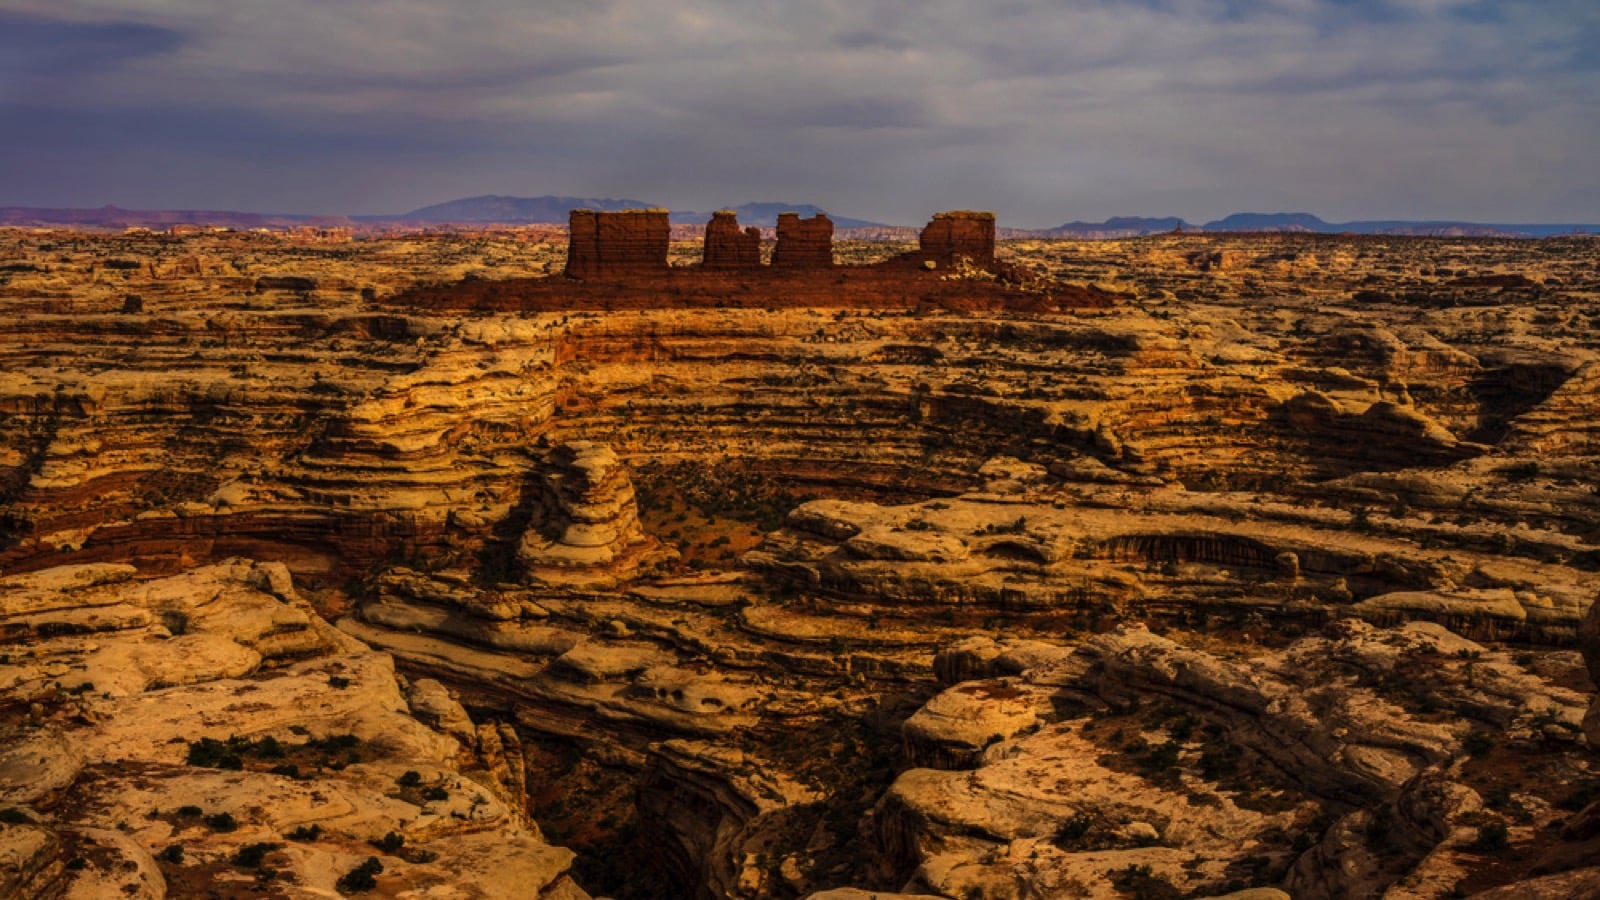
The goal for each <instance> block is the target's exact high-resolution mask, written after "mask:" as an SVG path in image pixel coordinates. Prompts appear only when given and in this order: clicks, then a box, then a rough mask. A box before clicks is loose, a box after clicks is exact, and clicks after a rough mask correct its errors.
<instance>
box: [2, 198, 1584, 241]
mask: <svg viewBox="0 0 1600 900" xmlns="http://www.w3.org/2000/svg"><path fill="white" fill-rule="evenodd" d="M656 205H657V204H652V203H646V202H644V201H642V200H633V199H628V198H612V197H557V196H543V197H507V196H501V195H497V194H486V195H484V196H481V197H464V198H462V199H459V200H451V201H449V202H446V203H436V204H434V205H432V206H424V207H422V208H421V209H416V210H412V211H411V212H408V213H404V214H401V215H395V216H308V215H295V214H289V213H282V214H279V213H253V212H236V211H230V210H186V209H166V210H161V209H158V210H138V209H122V208H119V207H116V206H102V207H96V208H93V209H44V208H38V207H23V206H9V207H0V226H4V225H12V226H22V227H43V228H48V227H59V226H71V227H78V228H105V229H122V228H134V227H143V228H167V227H171V226H173V225H201V226H212V227H219V228H236V229H248V228H291V227H295V226H312V227H321V228H332V227H341V226H343V227H355V228H357V229H361V230H371V231H384V230H388V229H394V228H400V229H408V228H426V227H432V226H448V225H460V226H487V225H565V224H566V223H567V217H568V214H569V213H570V212H571V211H572V210H574V209H596V210H621V209H645V208H650V207H653V206H656ZM728 208H731V209H733V210H734V211H735V212H737V213H738V214H739V223H740V224H741V225H754V226H757V227H759V228H773V227H775V226H776V225H777V221H778V214H779V213H781V212H796V213H799V214H800V215H802V216H812V215H815V214H817V213H819V212H822V210H821V209H818V208H817V207H816V206H813V205H811V204H809V203H774V202H763V203H745V204H743V205H741V206H735V207H728ZM830 217H831V218H832V219H833V224H834V226H835V227H836V228H838V229H840V230H845V229H867V230H869V232H868V235H867V236H886V235H887V236H894V237H896V238H898V239H905V238H906V237H907V236H910V237H914V236H915V230H916V227H917V226H896V225H886V224H883V223H879V222H873V221H869V220H867V219H855V218H851V217H849V216H839V215H831V214H830ZM710 218H711V213H710V212H693V211H688V210H675V211H673V213H672V221H673V223H674V224H676V225H701V224H704V223H705V222H706V221H707V220H708V219H710ZM872 229H877V230H879V234H878V235H873V234H871V232H870V230H872ZM1180 229H1181V230H1183V231H1196V232H1200V231H1205V232H1218V231H1222V232H1239V231H1253V232H1305V233H1318V234H1391V235H1417V236H1433V237H1520V238H1527V237H1550V236H1553V235H1561V234H1580V233H1589V234H1596V233H1600V224H1596V225H1567V224H1528V225H1493V224H1483V223H1478V222H1454V221H1406V220H1371V221H1356V222H1325V221H1323V220H1322V219H1320V218H1318V217H1316V216H1314V215H1312V214H1310V213H1234V214H1233V215H1230V216H1227V217H1225V218H1221V219H1217V220H1215V221H1211V222H1206V223H1204V224H1202V225H1195V224H1191V223H1189V222H1186V221H1184V220H1183V219H1181V218H1178V217H1176V216H1167V217H1158V218H1147V217H1139V216H1117V217H1113V218H1110V219H1107V220H1105V221H1104V222H1081V221H1078V222H1067V223H1065V224H1063V225H1059V226H1057V227H1055V228H1044V229H1017V228H1001V230H1000V236H1001V237H1002V238H1023V237H1036V238H1051V237H1060V238H1079V239H1102V238H1123V237H1138V236H1140V235H1149V234H1164V233H1166V232H1171V231H1177V230H1180ZM858 236H859V235H858Z"/></svg>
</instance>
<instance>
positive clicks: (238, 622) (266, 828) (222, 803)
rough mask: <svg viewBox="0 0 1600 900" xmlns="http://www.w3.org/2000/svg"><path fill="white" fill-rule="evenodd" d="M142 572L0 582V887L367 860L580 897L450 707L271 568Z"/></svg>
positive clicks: (309, 868) (396, 871)
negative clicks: (1, 820) (408, 681)
mask: <svg viewBox="0 0 1600 900" xmlns="http://www.w3.org/2000/svg"><path fill="white" fill-rule="evenodd" d="M136 575H137V573H136V572H135V571H133V570H132V569H131V568H129V567H119V566H91V567H71V568H58V569H49V570H45V571H41V572H36V573H32V574H28V575H19V576H12V577H9V578H4V579H0V633H4V634H5V635H7V642H6V643H5V644H4V645H0V649H4V650H5V653H4V662H3V664H0V710H6V711H8V712H6V713H5V715H4V718H3V719H0V733H3V737H0V747H3V748H4V750H0V805H3V806H4V809H5V810H6V813H5V815H6V820H5V821H6V824H5V826H4V827H3V828H0V886H5V888H6V895H7V896H16V897H50V896H59V895H61V894H63V893H64V894H65V895H66V896H83V897H89V896H113V895H115V896H131V897H149V898H160V897H165V896H174V897H181V896H192V895H195V894H196V893H198V892H202V891H206V890H222V891H228V890H238V891H240V892H243V891H246V890H249V889H250V887H251V886H253V885H265V884H273V885H280V886H282V887H283V888H284V889H286V890H288V891H290V892H292V893H295V894H296V895H298V894H300V893H303V894H306V895H308V896H309V895H313V894H316V895H324V896H332V895H333V893H334V892H335V890H336V889H341V890H342V889H345V888H346V885H347V884H355V882H350V881H348V880H345V881H342V880H341V879H350V878H353V877H357V876H352V875H351V874H350V873H351V872H353V871H356V870H358V869H359V868H360V867H362V866H363V865H366V866H368V868H367V869H366V870H365V871H366V874H367V875H370V876H373V879H372V884H373V885H374V886H376V887H378V888H380V889H382V890H385V891H387V892H397V893H398V892H405V891H412V890H424V889H427V887H428V886H429V885H438V884H451V885H454V886H455V889H456V890H460V891H466V892H469V893H472V894H473V895H474V896H484V897H495V896H499V897H511V896H518V897H527V896H533V897H541V898H549V900H557V898H560V900H578V898H582V897H586V896H587V895H586V894H585V893H583V892H582V891H581V890H579V889H578V888H577V887H576V886H575V885H574V884H573V883H572V881H571V880H570V878H569V877H568V876H567V874H566V871H567V867H568V865H569V864H570V862H571V860H572V854H571V852H570V851H567V850H563V849H560V848H557V847H552V846H549V845H548V844H546V843H545V842H544V841H543V840H542V839H541V837H540V836H539V832H538V829H537V827H536V826H534V825H533V824H532V823H531V822H530V821H529V820H528V819H527V818H526V816H525V814H524V812H523V808H522V803H523V798H522V797H521V796H520V795H519V794H517V793H516V791H515V790H514V789H513V786H511V785H508V784H505V783H503V782H500V781H497V780H495V779H493V778H492V777H490V776H489V774H488V773H487V772H486V771H485V770H483V768H482V767H483V765H484V763H483V760H482V759H481V757H480V755H479V748H478V747H477V744H476V742H475V741H474V739H473V735H474V732H473V729H472V723H471V722H470V720H468V718H467V716H466V713H465V711H464V710H462V708H461V706H460V704H459V703H456V702H455V701H454V700H453V698H451V697H450V695H449V694H448V692H447V691H445V690H444V689H443V688H442V686H440V685H438V684H437V683H431V682H426V681H420V682H417V683H415V684H412V685H411V686H410V687H409V689H407V688H406V687H405V686H404V683H403V679H400V678H398V677H397V676H396V674H395V671H394V664H393V660H392V659H391V658H390V657H389V656H388V655H387V654H382V653H376V652H373V651H372V650H371V649H369V648H368V647H366V646H365V645H362V644H360V643H359V642H357V641H354V640H351V639H349V638H348V637H346V636H344V635H343V634H341V633H340V632H338V631H336V630H334V629H332V628H330V627H329V626H328V625H327V624H326V623H325V622H323V621H322V620H321V619H320V618H319V617H318V616H317V614H316V613H315V612H314V611H313V610H312V609H311V607H310V606H309V605H308V604H307V603H306V602H305V601H304V600H303V599H301V598H300V597H299V595H298V594H297V593H296V591H295V589H294V586H293V584H292V582H291V581H290V578H289V574H288V572H287V571H286V570H285V569H284V568H283V567H282V566H281V565H277V564H271V563H251V562H247V561H242V560H234V561H230V562H226V563H221V564H218V565H213V566H207V567H204V568H199V569H194V570H191V571H188V572H185V573H183V574H181V575H178V576H173V577H169V578H162V579H156V580H140V579H138V578H137V577H136ZM21 633H27V634H30V635H32V636H31V637H30V638H29V639H28V640H27V641H26V642H25V643H22V644H18V643H16V642H15V637H16V636H17V635H19V634H21ZM419 719H420V720H427V721H428V722H429V723H431V725H430V724H424V722H423V721H419ZM436 728H437V729H440V730H436ZM369 858H370V859H372V860H375V861H376V863H377V864H376V865H372V864H369V863H365V861H366V860H368V859H369ZM352 889H353V888H352Z"/></svg>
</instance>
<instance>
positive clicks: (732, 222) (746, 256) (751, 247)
mask: <svg viewBox="0 0 1600 900" xmlns="http://www.w3.org/2000/svg"><path fill="white" fill-rule="evenodd" d="M701 265H702V266H704V267H705V268H707V269H742V270H752V269H758V268H759V267H760V266H761V229H759V228H756V227H755V226H751V227H749V228H745V229H743V230H740V228H739V214H738V213H736V212H733V211H732V210H719V211H717V212H715V213H712V215H711V221H710V222H707V223H706V243H705V257H704V260H703V262H702V263H701Z"/></svg>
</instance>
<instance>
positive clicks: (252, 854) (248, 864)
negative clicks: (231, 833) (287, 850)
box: [233, 842, 283, 869]
mask: <svg viewBox="0 0 1600 900" xmlns="http://www.w3.org/2000/svg"><path fill="white" fill-rule="evenodd" d="M282 847H283V845H282V844H271V843H265V842H262V843H257V844H246V845H245V846H243V847H240V848H239V852H237V853H235V854H234V855H233V864H234V865H236V866H238V867H240V868H242V869H259V868H261V863H262V861H263V860H265V859H266V858H267V854H268V853H271V852H272V851H274V850H278V849H281V848H282Z"/></svg>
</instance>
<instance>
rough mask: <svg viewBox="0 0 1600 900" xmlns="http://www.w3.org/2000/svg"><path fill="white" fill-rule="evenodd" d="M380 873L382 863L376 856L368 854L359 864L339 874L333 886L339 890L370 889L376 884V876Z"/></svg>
mask: <svg viewBox="0 0 1600 900" xmlns="http://www.w3.org/2000/svg"><path fill="white" fill-rule="evenodd" d="M382 873H383V863H381V862H379V861H378V858H377V857H376V856H369V857H367V858H366V861H365V862H363V863H361V865H359V866H356V867H355V868H354V869H351V870H350V871H348V872H346V873H344V874H343V875H340V876H339V881H338V882H337V883H336V885H335V886H336V887H338V888H339V890H341V891H350V892H360V891H370V890H372V889H373V888H375V887H377V886H378V879H377V877H376V876H378V875H380V874H382Z"/></svg>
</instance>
